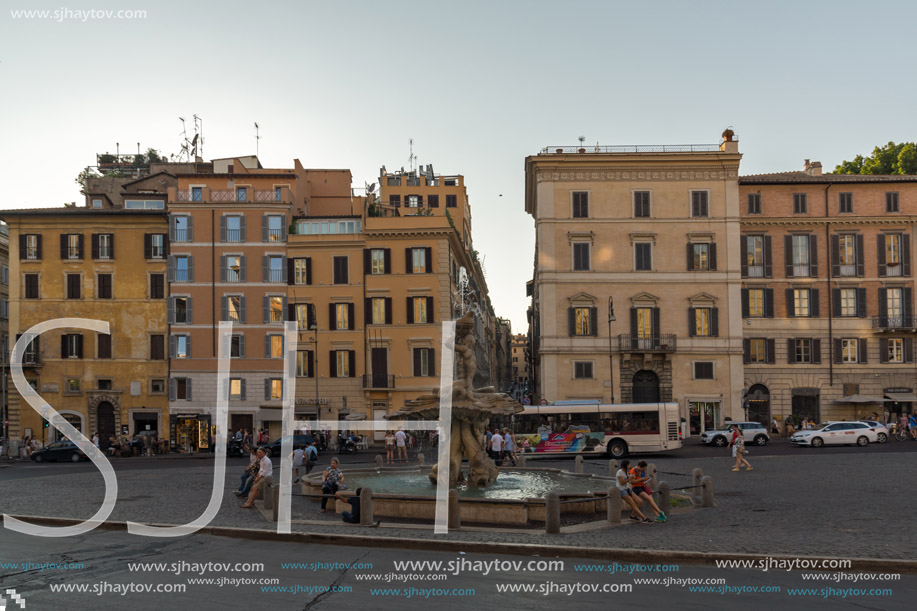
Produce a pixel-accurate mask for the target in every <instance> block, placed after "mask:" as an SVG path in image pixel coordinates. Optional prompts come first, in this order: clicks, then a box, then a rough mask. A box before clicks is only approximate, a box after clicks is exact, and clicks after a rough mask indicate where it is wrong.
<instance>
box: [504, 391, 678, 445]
mask: <svg viewBox="0 0 917 611" xmlns="http://www.w3.org/2000/svg"><path fill="white" fill-rule="evenodd" d="M493 424H494V425H495V426H496V425H499V426H501V427H505V426H507V422H506V420H505V419H495V420H493ZM678 425H679V414H678V403H630V404H614V405H610V404H605V405H603V404H600V403H599V402H598V401H558V402H557V403H552V404H550V405H528V406H526V407H525V410H524V411H522V412H519V413H518V414H514V415H513V417H512V429H511V430H512V431H513V433H515V435H516V439H517V440H518V442H519V451H520V452H521V451H522V450H523V448H524V445H523V438H524V439H527V440H528V442H529V444H528V445H529V447H528V450H527V451H528V452H529V453H530V454H535V455H545V454H583V455H584V456H589V455H593V456H595V455H604V456H607V457H609V458H621V457H623V456H627V455H628V454H639V453H648V452H662V451H666V450H676V449H678V448H680V447H681V437H680V435H679V430H678Z"/></svg>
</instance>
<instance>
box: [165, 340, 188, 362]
mask: <svg viewBox="0 0 917 611" xmlns="http://www.w3.org/2000/svg"><path fill="white" fill-rule="evenodd" d="M171 339H172V354H171V355H170V356H171V357H172V358H173V359H187V358H191V336H190V335H173V336H172V338H171Z"/></svg>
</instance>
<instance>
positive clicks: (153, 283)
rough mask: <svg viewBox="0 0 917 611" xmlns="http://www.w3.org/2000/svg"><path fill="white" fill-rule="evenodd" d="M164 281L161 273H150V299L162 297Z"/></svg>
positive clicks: (164, 294)
mask: <svg viewBox="0 0 917 611" xmlns="http://www.w3.org/2000/svg"><path fill="white" fill-rule="evenodd" d="M165 296H166V283H165V278H164V277H163V275H162V274H150V299H164V298H165Z"/></svg>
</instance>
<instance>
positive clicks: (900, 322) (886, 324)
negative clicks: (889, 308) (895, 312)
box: [872, 316, 914, 331]
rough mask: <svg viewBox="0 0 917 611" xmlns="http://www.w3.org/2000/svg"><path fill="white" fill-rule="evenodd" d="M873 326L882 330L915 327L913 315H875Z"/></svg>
mask: <svg viewBox="0 0 917 611" xmlns="http://www.w3.org/2000/svg"><path fill="white" fill-rule="evenodd" d="M872 328H873V329H877V330H880V331H894V330H896V329H908V330H910V329H913V328H914V317H913V316H873V318H872Z"/></svg>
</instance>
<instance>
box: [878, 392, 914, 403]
mask: <svg viewBox="0 0 917 611" xmlns="http://www.w3.org/2000/svg"><path fill="white" fill-rule="evenodd" d="M885 396H886V397H888V398H889V399H891V400H892V401H897V402H899V403H914V402H917V395H915V394H914V393H912V392H887V393H885Z"/></svg>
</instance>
